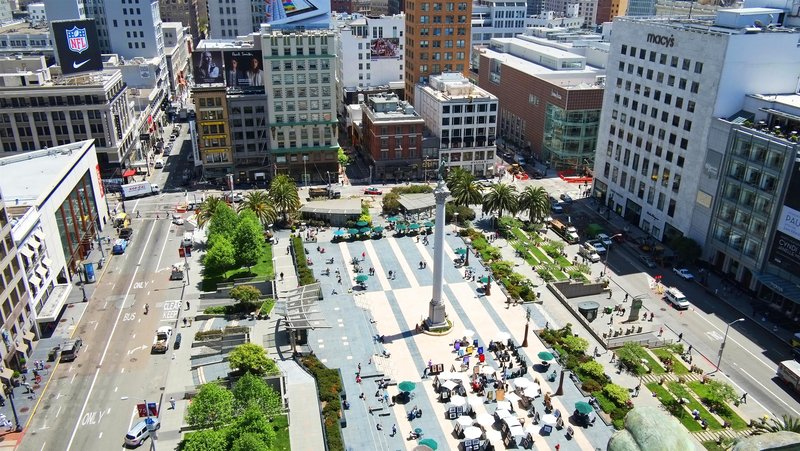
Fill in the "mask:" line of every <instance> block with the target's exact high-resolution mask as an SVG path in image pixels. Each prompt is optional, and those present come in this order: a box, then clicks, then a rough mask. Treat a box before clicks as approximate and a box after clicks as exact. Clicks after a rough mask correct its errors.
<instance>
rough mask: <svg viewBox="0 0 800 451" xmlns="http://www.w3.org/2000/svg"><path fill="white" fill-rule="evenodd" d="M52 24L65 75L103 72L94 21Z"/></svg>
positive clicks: (78, 20) (66, 21)
mask: <svg viewBox="0 0 800 451" xmlns="http://www.w3.org/2000/svg"><path fill="white" fill-rule="evenodd" d="M50 24H51V30H52V33H53V41H54V42H55V44H56V58H57V59H58V63H59V64H60V65H61V72H62V73H63V74H64V75H72V74H78V73H83V72H95V71H102V70H103V59H102V57H101V53H100V40H99V39H98V37H97V27H96V26H95V23H94V19H76V20H55V21H52V22H50Z"/></svg>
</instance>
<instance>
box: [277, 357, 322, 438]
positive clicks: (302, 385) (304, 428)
mask: <svg viewBox="0 0 800 451" xmlns="http://www.w3.org/2000/svg"><path fill="white" fill-rule="evenodd" d="M277 364H278V367H279V368H280V369H281V371H282V372H283V374H284V375H285V376H286V398H287V402H288V404H289V437H290V439H291V442H292V450H293V451H306V450H307V451H318V450H321V449H324V446H325V445H324V440H325V438H324V437H323V435H322V425H321V421H322V411H321V409H320V405H319V397H318V395H317V390H318V389H317V384H316V382H315V381H314V377H313V376H311V375H310V374H308V373H307V372H306V371H305V370H304V369H303V368H301V367H300V365H298V364H297V363H296V362H295V361H294V360H278V361H277Z"/></svg>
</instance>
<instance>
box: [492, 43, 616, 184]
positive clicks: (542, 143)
mask: <svg viewBox="0 0 800 451" xmlns="http://www.w3.org/2000/svg"><path fill="white" fill-rule="evenodd" d="M517 55H520V56H517ZM523 56H524V57H523ZM532 60H535V61H537V63H534V62H532ZM478 84H479V86H480V87H481V88H484V89H486V90H487V91H489V92H491V93H492V94H494V95H496V96H497V97H498V99H499V100H500V118H499V127H498V128H499V134H498V140H497V143H498V144H497V147H498V150H506V151H509V152H514V153H516V154H517V156H521V157H527V158H530V157H533V158H535V159H537V160H539V161H543V162H546V163H547V164H548V165H549V167H553V168H556V169H559V170H562V169H574V170H582V169H584V168H591V167H592V166H593V162H594V154H595V150H596V148H597V132H598V125H599V122H600V109H601V107H602V104H603V91H604V87H605V71H604V70H601V69H596V68H592V67H589V66H587V65H586V58H585V57H583V56H581V55H577V54H574V53H570V52H566V51H564V50H560V49H556V48H553V47H548V46H546V45H541V44H538V43H533V42H529V41H525V40H522V39H519V38H501V39H493V40H492V43H491V45H490V48H489V49H480V72H479V78H478Z"/></svg>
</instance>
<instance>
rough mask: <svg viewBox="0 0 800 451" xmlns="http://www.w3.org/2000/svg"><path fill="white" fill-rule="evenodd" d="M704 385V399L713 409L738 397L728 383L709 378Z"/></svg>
mask: <svg viewBox="0 0 800 451" xmlns="http://www.w3.org/2000/svg"><path fill="white" fill-rule="evenodd" d="M705 385H706V393H705V397H704V399H705V401H706V403H708V405H709V406H711V407H712V408H714V409H718V408H720V407H722V406H724V405H725V404H727V403H729V402H733V401H736V400H737V399H739V396H738V395H737V393H736V390H735V389H734V388H733V387H732V386H731V385H730V384H727V383H725V382H720V381H718V380H714V379H711V380H709V381H707V382H706V383H705Z"/></svg>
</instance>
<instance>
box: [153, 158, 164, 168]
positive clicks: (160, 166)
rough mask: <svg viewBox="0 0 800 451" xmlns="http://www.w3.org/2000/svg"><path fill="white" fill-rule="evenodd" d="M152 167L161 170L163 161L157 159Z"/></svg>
mask: <svg viewBox="0 0 800 451" xmlns="http://www.w3.org/2000/svg"><path fill="white" fill-rule="evenodd" d="M153 167H154V168H156V169H161V168H163V167H164V160H162V159H161V158H159V159H157V160H156V162H155V163H154V164H153Z"/></svg>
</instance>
